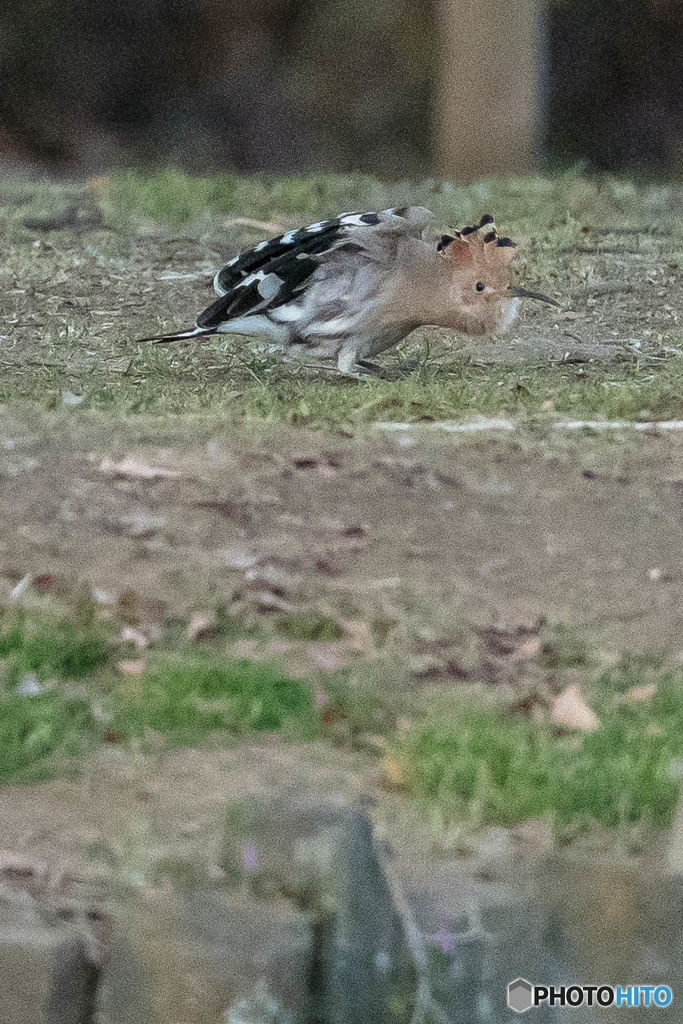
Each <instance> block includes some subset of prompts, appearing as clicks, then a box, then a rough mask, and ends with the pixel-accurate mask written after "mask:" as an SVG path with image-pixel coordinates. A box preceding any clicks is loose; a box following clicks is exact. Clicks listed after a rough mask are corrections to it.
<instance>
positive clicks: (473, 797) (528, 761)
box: [393, 662, 683, 834]
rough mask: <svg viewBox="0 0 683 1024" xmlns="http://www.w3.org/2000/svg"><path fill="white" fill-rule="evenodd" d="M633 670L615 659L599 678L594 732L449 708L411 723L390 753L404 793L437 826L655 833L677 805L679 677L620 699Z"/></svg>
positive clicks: (682, 727) (681, 746)
mask: <svg viewBox="0 0 683 1024" xmlns="http://www.w3.org/2000/svg"><path fill="white" fill-rule="evenodd" d="M643 672H644V669H643V668H642V667H641V670H640V671H634V666H633V664H629V663H628V662H625V663H624V664H623V665H621V666H620V667H619V669H618V670H616V671H615V672H612V673H607V674H605V675H603V676H602V678H601V679H600V681H599V683H598V687H597V691H596V696H595V699H594V702H593V703H594V707H595V709H596V711H597V712H598V715H599V718H600V722H601V725H600V728H599V729H597V730H596V731H595V732H592V733H587V734H580V733H576V732H572V731H571V730H569V731H560V732H559V733H558V731H557V729H556V727H553V726H552V725H551V724H550V723H549V722H548V721H547V720H540V721H534V720H531V719H530V718H528V717H525V716H523V715H519V714H513V713H511V712H506V711H504V710H502V709H499V708H489V709H485V710H482V709H481V707H475V706H473V705H471V704H468V703H464V704H460V705H458V704H457V703H456V706H455V708H451V710H450V711H448V710H444V708H443V707H439V708H437V709H434V710H432V711H430V712H428V713H427V714H425V715H424V716H422V717H420V718H418V719H416V720H415V722H414V723H413V724H412V726H411V728H410V729H409V730H408V731H407V733H405V734H402V735H401V736H400V737H398V738H397V739H396V745H395V747H394V750H393V756H394V757H396V758H397V759H398V760H399V762H400V763H401V765H402V770H403V772H404V774H405V777H406V780H407V785H408V790H409V792H410V793H411V795H413V796H415V797H416V798H418V799H419V800H421V801H422V802H423V803H424V804H425V805H426V806H428V807H429V808H430V809H431V811H432V812H433V813H434V814H435V816H436V819H437V820H438V821H439V822H441V824H442V825H443V824H453V823H454V822H458V821H460V822H467V823H470V824H472V825H475V826H479V825H484V824H492V823H497V824H503V825H514V824H518V823H519V822H522V821H525V820H527V819H529V818H537V817H542V816H550V817H551V818H552V820H553V822H554V823H555V825H556V827H557V828H559V829H560V830H562V829H563V828H567V827H571V831H572V834H576V833H577V832H580V831H583V830H584V829H587V828H588V827H589V825H590V823H591V822H598V823H599V824H600V825H602V826H604V827H606V828H618V827H621V826H626V827H628V826H632V825H635V824H637V823H639V822H641V821H642V820H643V819H647V821H648V822H650V823H651V824H653V825H654V826H656V827H665V826H667V825H669V824H670V823H671V820H672V817H673V812H674V809H675V806H676V801H677V798H678V784H677V783H676V782H675V781H674V780H673V778H672V777H671V775H670V764H671V760H672V759H673V758H678V757H680V756H681V753H682V752H683V679H682V678H681V676H680V673H677V674H673V673H669V674H663V675H661V676H660V677H659V679H658V687H657V691H656V693H655V695H654V696H653V697H652V698H650V699H649V700H641V701H624V700H622V699H620V695H621V694H622V693H623V690H624V688H625V685H628V686H630V685H638V684H639V683H642V682H643ZM625 680H628V682H627V683H626V684H625ZM649 680H650V676H648V681H649Z"/></svg>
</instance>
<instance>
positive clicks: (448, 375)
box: [0, 351, 683, 430]
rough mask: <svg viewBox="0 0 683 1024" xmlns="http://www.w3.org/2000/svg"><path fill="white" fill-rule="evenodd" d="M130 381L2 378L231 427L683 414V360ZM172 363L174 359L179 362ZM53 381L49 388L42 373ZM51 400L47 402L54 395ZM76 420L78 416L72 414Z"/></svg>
mask: <svg viewBox="0 0 683 1024" xmlns="http://www.w3.org/2000/svg"><path fill="white" fill-rule="evenodd" d="M148 356H149V354H148V352H147V351H145V352H142V353H141V357H140V363H139V364H138V366H137V369H136V370H135V373H134V374H132V375H131V376H130V377H124V378H121V377H120V376H119V377H115V378H110V379H108V380H105V379H104V377H105V373H104V370H100V371H98V370H95V371H93V372H92V373H90V374H89V375H88V376H87V378H85V379H83V378H81V379H79V378H76V377H71V376H69V377H67V378H66V379H65V378H63V377H59V376H58V375H55V374H47V373H46V374H44V375H40V374H34V375H32V376H31V379H30V381H28V382H27V384H26V386H25V387H23V388H22V386H21V383H19V384H18V385H17V382H16V381H15V382H14V384H12V381H11V378H10V379H6V380H5V381H4V382H0V400H3V399H4V400H10V399H11V400H16V399H17V398H18V397H26V398H31V399H34V400H38V401H39V402H40V403H41V404H42V405H47V406H49V407H53V408H54V407H56V406H59V405H61V389H62V388H65V387H68V388H70V389H72V390H76V391H77V392H78V393H79V394H82V395H83V396H84V400H83V403H82V404H81V405H80V406H79V410H84V409H92V410H99V411H106V412H107V413H108V414H111V415H118V416H121V417H127V416H129V415H131V414H136V413H150V414H157V415H180V414H188V415H193V416H198V415H199V416H202V415H204V416H208V417H220V419H221V421H222V422H226V421H227V422H228V423H230V422H232V423H235V424H239V423H248V424H249V423H253V422H258V421H262V422H266V423H289V424H292V425H294V426H311V427H316V428H319V427H322V428H325V429H329V430H337V429H347V428H350V429H353V428H359V427H362V426H363V425H366V424H370V423H374V422H378V421H391V422H403V421H405V422H417V423H419V422H431V421H439V420H466V419H468V418H472V417H476V416H478V415H484V416H508V417H514V418H518V419H521V420H527V421H530V422H533V421H538V422H541V423H542V422H550V421H551V420H552V419H555V418H557V417H561V418H564V417H566V418H570V419H625V420H630V421H632V420H636V421H637V420H639V419H643V418H647V419H654V420H657V419H669V418H672V419H676V418H683V361H681V360H679V359H677V358H674V359H669V360H664V361H662V362H660V363H659V364H657V365H652V364H650V365H649V366H644V365H642V364H640V363H622V364H601V363H593V364H589V365H586V366H584V367H578V368H577V367H568V366H564V365H562V364H555V365H550V364H549V365H547V366H542V367H538V366H509V365H505V364H499V365H495V366H490V367H478V366H474V365H471V364H468V363H465V362H455V363H451V364H450V365H449V366H444V367H432V366H426V367H424V368H423V369H422V370H418V371H416V372H415V373H413V374H411V375H410V376H407V377H405V378H402V379H399V380H375V379H370V380H368V381H361V382H356V381H343V380H339V379H338V378H334V377H330V378H328V379H321V378H313V377H311V376H305V375H302V374H299V375H297V374H296V373H294V374H292V373H289V374H288V373H287V372H286V371H283V370H282V368H279V367H275V368H273V369H272V370H268V371H262V372H261V375H260V376H258V375H257V376H256V377H254V375H252V374H248V375H247V376H246V378H245V375H244V372H243V371H239V370H237V371H233V369H231V361H230V358H227V359H226V361H225V370H224V371H223V370H221V371H220V372H219V373H217V372H216V370H215V360H220V358H221V356H220V354H217V355H216V356H215V357H214V369H212V370H211V371H210V372H207V371H206V370H202V368H201V367H200V366H198V365H196V363H193V360H192V357H191V356H190V357H188V358H187V359H186V358H184V357H183V356H180V357H178V356H177V355H176V356H175V359H174V362H173V365H171V363H170V361H169V362H167V363H166V365H163V366H162V365H160V364H159V363H158V362H156V363H155V364H154V365H151V366H150V365H149V364H146V363H145V359H146V358H148ZM169 360H170V357H169ZM41 376H42V377H43V379H42V382H41V381H40V377H41ZM46 396H47V397H46ZM70 415H72V416H73V415H74V412H70Z"/></svg>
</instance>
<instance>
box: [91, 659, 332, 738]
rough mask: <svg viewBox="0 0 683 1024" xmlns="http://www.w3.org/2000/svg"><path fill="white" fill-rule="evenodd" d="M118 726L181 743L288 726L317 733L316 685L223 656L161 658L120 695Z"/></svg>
mask: <svg viewBox="0 0 683 1024" xmlns="http://www.w3.org/2000/svg"><path fill="white" fill-rule="evenodd" d="M111 703H112V709H113V729H114V731H115V732H116V733H117V734H118V735H120V736H121V737H129V736H144V734H145V731H146V730H147V729H153V730H154V731H155V732H159V733H162V734H163V735H164V736H166V737H167V738H168V739H169V740H170V741H171V742H174V743H192V742H197V741H198V740H200V739H201V738H202V737H204V736H206V735H207V733H210V732H213V731H216V730H220V731H222V732H225V733H228V734H230V735H233V736H242V735H245V734H246V733H248V732H264V731H274V730H279V729H285V730H286V731H287V733H288V735H290V736H291V735H294V734H298V736H299V737H300V738H310V737H311V736H312V735H315V734H316V733H317V728H316V719H315V711H314V698H313V690H312V687H311V686H309V685H308V684H307V683H304V682H301V681H300V680H295V679H289V678H287V676H285V675H284V674H283V673H282V672H280V671H279V670H278V669H276V668H274V667H272V666H270V665H260V664H254V663H252V662H250V661H245V660H238V661H235V660H232V661H231V660H226V659H223V658H220V657H217V656H215V655H211V654H208V655H203V656H199V655H176V656H159V657H157V658H155V659H153V661H152V664H151V665H150V667H149V668H148V669H147V670H146V671H145V672H144V674H143V675H142V676H141V677H140V679H139V681H135V683H133V684H132V685H130V686H128V687H126V688H125V689H123V690H121V689H120V690H118V691H117V692H115V693H114V694H112V699H111Z"/></svg>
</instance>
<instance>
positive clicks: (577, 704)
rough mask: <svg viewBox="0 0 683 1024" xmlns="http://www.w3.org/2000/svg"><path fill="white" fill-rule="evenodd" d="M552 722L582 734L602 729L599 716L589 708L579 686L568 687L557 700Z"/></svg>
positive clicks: (551, 718)
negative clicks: (577, 730)
mask: <svg viewBox="0 0 683 1024" xmlns="http://www.w3.org/2000/svg"><path fill="white" fill-rule="evenodd" d="M550 720H551V721H552V722H554V723H555V724H556V725H566V726H567V728H568V729H579V730H580V731H581V732H594V731H595V730H596V729H599V728H600V721H599V719H598V716H597V715H596V714H595V712H594V711H593V710H592V709H591V708H589V707H588V705H587V704H586V702H585V700H584V699H583V695H582V693H581V690H580V689H579V687H578V686H568V687H567V689H566V690H564V691H563V692H562V693H561V694H560V695H559V697H557V698H556V699H555V701H554V703H553V707H552V711H551V714H550Z"/></svg>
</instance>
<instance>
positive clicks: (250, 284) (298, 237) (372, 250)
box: [147, 206, 432, 342]
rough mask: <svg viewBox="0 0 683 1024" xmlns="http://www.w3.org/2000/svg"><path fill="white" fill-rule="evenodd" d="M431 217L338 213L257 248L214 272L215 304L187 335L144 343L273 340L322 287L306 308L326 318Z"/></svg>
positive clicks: (418, 210) (414, 210)
mask: <svg viewBox="0 0 683 1024" xmlns="http://www.w3.org/2000/svg"><path fill="white" fill-rule="evenodd" d="M431 218H432V215H431V213H430V212H429V210H427V209H425V208H424V207H418V206H412V207H403V208H401V209H390V210H384V211H383V212H381V213H345V214H341V215H340V216H339V217H335V218H333V219H331V220H325V221H319V222H318V223H316V224H309V225H308V226H307V227H304V228H299V229H298V230H294V231H288V232H286V233H285V234H282V235H278V236H277V237H276V238H272V239H269V240H268V241H265V242H260V243H259V244H258V245H256V246H255V247H254V248H253V249H249V250H248V251H246V252H244V253H242V254H241V255H240V256H236V257H235V258H234V259H233V260H231V261H230V262H229V263H227V264H226V265H225V266H224V267H222V268H221V269H220V270H219V271H218V273H217V274H216V276H215V278H214V288H215V290H216V291H217V292H218V294H219V298H218V299H216V301H215V302H213V303H212V304H211V305H210V306H208V307H207V309H205V310H204V312H203V313H201V315H200V316H199V317H198V319H197V326H196V327H195V328H194V329H193V330H189V331H185V332H182V333H180V334H173V335H165V336H163V337H161V338H155V339H147V340H155V341H159V342H167V341H175V340H179V339H181V338H191V337H194V336H197V335H202V334H213V333H216V332H217V331H231V330H233V329H235V330H240V332H241V330H242V329H243V330H244V332H245V333H251V330H250V328H253V331H254V333H257V332H258V333H260V332H263V333H265V334H269V333H270V334H272V335H273V336H274V337H275V336H276V334H277V331H278V329H279V328H283V327H284V325H285V324H288V325H290V327H291V329H294V326H295V324H296V323H297V321H301V320H302V319H303V321H308V320H310V318H311V317H312V316H313V315H314V313H315V311H314V310H313V309H312V308H311V302H310V301H308V302H307V292H309V291H310V289H311V286H312V284H315V283H318V282H320V283H321V284H322V282H323V281H325V282H327V283H326V285H325V286H324V287H319V288H316V289H315V291H316V292H317V299H315V296H314V295H313V294H311V295H310V299H311V300H314V305H315V302H318V303H321V304H322V306H328V305H329V307H330V308H329V309H322V308H321V309H319V310H318V312H319V314H320V315H321V316H322V318H323V319H329V318H330V317H331V316H334V315H335V312H334V310H335V307H336V306H338V305H339V303H340V302H343V300H344V298H350V296H349V295H348V292H349V290H352V291H353V290H354V289H357V291H356V294H357V298H358V299H361V294H360V293H362V291H363V287H362V285H363V284H364V283H366V282H365V280H364V275H363V268H364V267H366V266H369V265H371V264H387V265H389V264H390V262H391V259H392V254H393V253H395V251H396V246H397V240H398V238H399V237H400V236H401V235H406V234H410V235H414V236H416V237H421V236H422V232H423V231H424V229H425V228H426V226H427V224H428V223H429V221H430V220H431ZM326 264H327V265H328V267H327V272H326V271H325V265H326ZM365 276H366V275H365ZM335 279H336V280H337V285H338V287H336V288H335V283H334V282H335ZM302 326H304V324H303V322H302Z"/></svg>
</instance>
